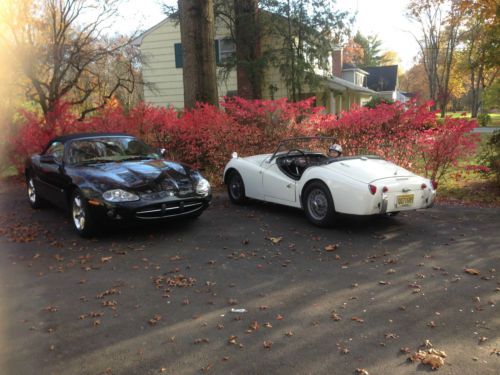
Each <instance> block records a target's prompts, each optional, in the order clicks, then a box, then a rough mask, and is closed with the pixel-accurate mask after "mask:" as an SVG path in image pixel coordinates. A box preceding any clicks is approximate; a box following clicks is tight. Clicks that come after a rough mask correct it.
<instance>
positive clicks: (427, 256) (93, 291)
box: [0, 182, 500, 375]
mask: <svg viewBox="0 0 500 375" xmlns="http://www.w3.org/2000/svg"><path fill="white" fill-rule="evenodd" d="M499 244H500V209H498V208H497V209H493V208H488V209H480V208H463V207H451V206H438V207H435V208H433V209H431V210H426V211H420V212H411V213H408V214H402V215H400V216H398V217H397V218H392V219H387V218H373V219H356V218H351V217H344V218H342V220H341V222H340V223H339V224H338V226H337V227H335V228H332V229H320V228H316V227H313V226H310V225H309V224H308V223H307V221H306V219H305V218H304V216H303V215H302V213H301V212H300V211H297V210H293V209H288V208H283V207H279V206H276V205H271V204H262V203H256V202H254V203H251V204H249V205H246V206H243V207H235V206H232V205H231V204H230V203H229V201H228V199H227V198H226V196H225V194H221V195H219V196H216V198H215V199H214V202H213V205H212V207H211V208H210V209H209V210H207V211H206V212H205V213H204V214H203V215H202V216H201V217H200V218H199V219H197V220H194V221H187V222H185V221H175V222H170V223H166V224H162V225H154V226H148V227H142V228H126V229H121V230H120V229H113V230H111V229H110V230H107V231H106V233H105V235H103V236H101V237H99V238H97V239H92V240H84V239H81V238H79V237H78V236H77V235H76V234H74V233H73V232H72V230H71V227H70V225H69V223H68V220H67V219H66V217H65V216H64V214H63V213H62V212H61V211H58V210H56V209H51V208H48V209H43V210H36V211H34V210H31V208H30V207H29V205H28V203H27V202H26V201H25V197H24V188H23V186H22V185H20V184H19V183H12V182H9V183H5V182H2V183H0V300H1V305H0V373H1V374H6V375H9V374H15V375H18V374H35V373H36V374H162V373H163V374H197V373H204V372H206V373H213V374H354V373H355V370H356V369H357V368H359V369H361V368H364V369H366V371H368V373H369V374H371V375H373V374H414V373H416V372H417V371H424V372H425V371H430V367H429V366H425V365H423V364H421V363H419V362H415V363H411V362H410V361H408V360H407V358H408V357H409V356H410V355H411V354H412V353H414V352H415V351H417V350H418V349H419V347H420V346H421V345H422V344H423V343H425V341H426V340H429V342H430V343H432V344H433V346H434V348H435V349H438V350H442V351H445V352H446V355H447V357H446V358H445V360H444V361H445V364H444V366H442V367H441V368H440V369H439V370H438V373H442V374H498V373H499V372H500V338H499V332H500V314H499V313H498V306H497V305H498V303H499V299H500V298H499V297H500V292H499V291H500V283H499V281H500V280H499V279H498V272H500V257H499V255H500V251H499V249H500V245H499ZM464 269H469V271H468V272H470V273H472V274H470V273H467V272H465V271H464ZM476 271H477V272H479V274H476V275H474V274H473V273H476ZM231 309H244V310H245V312H231ZM429 342H427V344H428V345H429ZM427 349H428V348H427Z"/></svg>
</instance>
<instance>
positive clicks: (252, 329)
mask: <svg viewBox="0 0 500 375" xmlns="http://www.w3.org/2000/svg"><path fill="white" fill-rule="evenodd" d="M259 328H260V324H259V322H257V321H256V320H254V321H252V323H250V326H249V327H248V330H247V332H248V333H251V332H255V331H257V330H258V329H259Z"/></svg>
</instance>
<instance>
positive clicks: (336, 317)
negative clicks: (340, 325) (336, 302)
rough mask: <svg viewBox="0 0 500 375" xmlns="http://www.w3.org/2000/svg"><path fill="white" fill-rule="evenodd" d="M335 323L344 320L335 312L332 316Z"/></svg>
mask: <svg viewBox="0 0 500 375" xmlns="http://www.w3.org/2000/svg"><path fill="white" fill-rule="evenodd" d="M330 318H332V319H333V320H334V321H336V322H338V321H339V320H342V317H341V316H340V315H339V314H337V313H336V312H335V311H333V312H332V315H331V316H330Z"/></svg>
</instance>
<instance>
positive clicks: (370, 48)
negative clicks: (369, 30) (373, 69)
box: [353, 31, 382, 68]
mask: <svg viewBox="0 0 500 375" xmlns="http://www.w3.org/2000/svg"><path fill="white" fill-rule="evenodd" d="M353 41H354V42H355V43H357V44H358V45H360V46H361V48H363V59H362V61H361V62H360V64H359V67H361V68H363V67H367V66H379V65H380V58H381V56H380V48H381V46H382V42H381V41H380V39H378V36H376V35H370V36H364V35H363V34H361V33H360V32H359V31H358V32H357V33H356V35H355V36H354V38H353Z"/></svg>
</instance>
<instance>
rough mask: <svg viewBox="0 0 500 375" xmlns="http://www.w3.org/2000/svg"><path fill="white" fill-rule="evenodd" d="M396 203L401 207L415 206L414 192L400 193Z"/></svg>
mask: <svg viewBox="0 0 500 375" xmlns="http://www.w3.org/2000/svg"><path fill="white" fill-rule="evenodd" d="M396 203H397V205H398V206H400V207H409V206H413V194H402V195H398V196H397V199H396Z"/></svg>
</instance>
